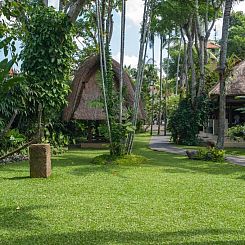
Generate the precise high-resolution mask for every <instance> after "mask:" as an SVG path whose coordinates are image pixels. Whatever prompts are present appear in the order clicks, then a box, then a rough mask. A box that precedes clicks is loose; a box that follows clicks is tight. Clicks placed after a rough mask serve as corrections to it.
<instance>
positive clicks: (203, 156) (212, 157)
mask: <svg viewBox="0 0 245 245" xmlns="http://www.w3.org/2000/svg"><path fill="white" fill-rule="evenodd" d="M193 159H196V160H203V161H212V162H223V161H224V160H225V151H224V150H220V149H217V148H215V147H212V148H206V149H199V150H198V151H197V154H196V155H195V156H194V157H193Z"/></svg>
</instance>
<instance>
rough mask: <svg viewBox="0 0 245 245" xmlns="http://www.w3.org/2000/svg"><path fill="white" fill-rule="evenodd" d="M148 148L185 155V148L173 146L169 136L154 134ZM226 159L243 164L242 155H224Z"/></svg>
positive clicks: (244, 159)
mask: <svg viewBox="0 0 245 245" xmlns="http://www.w3.org/2000/svg"><path fill="white" fill-rule="evenodd" d="M150 148H151V149H152V150H154V151H164V152H168V153H173V154H179V155H186V150H185V149H181V148H178V147H176V146H174V144H173V143H171V142H170V136H169V135H167V136H163V135H160V136H158V135H154V136H152V137H151V141H150ZM226 160H227V161H228V162H230V163H233V164H237V165H240V166H245V157H244V156H226Z"/></svg>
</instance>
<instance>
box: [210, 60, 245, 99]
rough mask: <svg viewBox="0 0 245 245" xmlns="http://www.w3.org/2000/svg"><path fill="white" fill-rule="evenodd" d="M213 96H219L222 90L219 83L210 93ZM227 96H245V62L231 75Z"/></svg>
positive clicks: (236, 67) (235, 68)
mask: <svg viewBox="0 0 245 245" xmlns="http://www.w3.org/2000/svg"><path fill="white" fill-rule="evenodd" d="M209 94H210V95H211V96H215V95H219V94H220V88H219V83H217V84H216V85H215V86H214V87H213V89H212V90H211V91H210V92H209ZM226 95H227V96H242V95H245V60H244V61H242V62H240V63H239V64H237V65H236V66H235V67H234V68H233V70H232V72H231V75H230V76H229V77H228V79H227V81H226Z"/></svg>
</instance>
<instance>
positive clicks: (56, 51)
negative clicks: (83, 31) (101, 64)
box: [21, 5, 75, 113]
mask: <svg viewBox="0 0 245 245" xmlns="http://www.w3.org/2000/svg"><path fill="white" fill-rule="evenodd" d="M26 19H27V20H26V21H25V23H23V25H24V29H25V35H23V40H22V41H23V50H22V52H21V58H22V60H23V63H22V66H21V69H22V71H23V72H24V74H25V75H26V77H27V80H28V85H29V89H30V90H32V91H33V96H32V97H30V98H29V100H30V102H31V103H32V104H37V103H41V104H42V105H43V108H44V110H45V111H46V112H48V111H50V110H54V111H58V110H60V109H61V108H62V107H63V106H64V104H65V103H66V97H67V94H68V91H69V84H68V83H69V80H70V75H71V69H72V65H73V54H74V51H75V44H74V42H73V37H74V29H73V26H72V24H71V23H70V21H69V19H68V17H67V15H66V14H64V13H61V12H57V11H55V9H53V8H50V7H45V6H42V5H34V6H31V7H30V8H29V11H28V15H27V17H26ZM49 113H50V112H49Z"/></svg>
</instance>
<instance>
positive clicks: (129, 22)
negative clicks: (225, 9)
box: [0, 0, 245, 67]
mask: <svg viewBox="0 0 245 245" xmlns="http://www.w3.org/2000/svg"><path fill="white" fill-rule="evenodd" d="M143 3H144V1H143V0H128V1H127V2H126V4H127V6H126V9H127V12H126V13H127V14H126V40H125V42H126V44H125V58H124V60H125V64H126V65H131V66H133V67H136V66H137V61H138V50H139V39H140V33H139V31H140V23H141V20H142V15H143ZM49 5H52V6H54V7H56V8H58V6H59V0H49ZM233 9H234V10H235V11H244V12H245V1H243V2H240V3H239V4H236V5H235V6H234V8H233ZM216 27H217V30H218V37H220V36H221V29H222V20H221V19H220V20H218V21H217V22H216ZM211 38H213V34H212V36H211ZM111 50H112V55H113V58H115V59H116V60H119V57H120V53H119V50H120V13H114V33H113V37H112V42H111ZM151 52H152V51H151V50H148V58H150V57H151ZM155 54H156V63H157V64H158V63H159V62H158V60H159V40H158V39H157V40H156V44H155ZM164 55H165V56H166V51H165V52H164ZM2 58H3V54H1V53H0V59H2Z"/></svg>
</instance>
